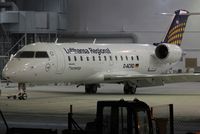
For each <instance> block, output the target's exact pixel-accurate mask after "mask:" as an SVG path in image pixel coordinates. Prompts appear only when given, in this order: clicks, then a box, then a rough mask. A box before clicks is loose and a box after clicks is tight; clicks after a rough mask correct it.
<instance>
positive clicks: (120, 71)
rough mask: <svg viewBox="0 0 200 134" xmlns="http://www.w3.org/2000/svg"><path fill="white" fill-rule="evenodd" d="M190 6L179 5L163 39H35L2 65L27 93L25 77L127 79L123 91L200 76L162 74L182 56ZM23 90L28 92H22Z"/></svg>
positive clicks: (90, 81)
mask: <svg viewBox="0 0 200 134" xmlns="http://www.w3.org/2000/svg"><path fill="white" fill-rule="evenodd" d="M189 15H191V13H189V12H188V11H186V10H177V11H175V15H174V19H173V21H172V24H171V26H170V28H169V31H168V32H167V35H166V37H165V39H164V40H163V41H162V42H161V43H155V44H106V43H102V44H99V43H95V42H93V43H40V42H38V43H33V44H30V45H26V46H24V47H23V48H22V49H20V50H19V51H18V52H17V53H16V54H15V55H14V56H13V57H11V58H10V60H9V61H8V63H7V64H6V66H5V67H4V69H3V76H4V77H5V78H6V79H7V80H9V81H13V82H18V83H19V84H18V85H19V86H18V89H19V91H20V93H19V96H20V97H22V99H23V98H25V97H26V95H27V94H26V92H25V89H26V88H25V83H44V82H45V83H50V82H53V83H58V82H65V83H74V84H77V85H78V86H79V85H85V92H86V93H96V92H97V88H98V87H99V85H100V83H118V84H124V93H125V94H135V92H136V88H137V87H147V86H158V85H163V84H164V83H173V82H184V81H199V80H200V75H199V74H195V73H193V74H163V72H165V71H166V70H168V69H169V68H171V67H172V66H173V65H175V63H177V62H178V61H180V59H181V58H182V55H183V51H182V49H181V48H180V45H181V42H182V38H183V33H184V30H185V27H186V22H187V19H188V17H189ZM24 96H25V97H24Z"/></svg>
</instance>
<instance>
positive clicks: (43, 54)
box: [35, 51, 49, 58]
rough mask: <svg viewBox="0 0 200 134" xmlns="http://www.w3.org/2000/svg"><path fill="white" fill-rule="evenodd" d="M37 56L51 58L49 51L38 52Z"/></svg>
mask: <svg viewBox="0 0 200 134" xmlns="http://www.w3.org/2000/svg"><path fill="white" fill-rule="evenodd" d="M35 58H49V56H48V54H47V52H42V51H41V52H36V54H35Z"/></svg>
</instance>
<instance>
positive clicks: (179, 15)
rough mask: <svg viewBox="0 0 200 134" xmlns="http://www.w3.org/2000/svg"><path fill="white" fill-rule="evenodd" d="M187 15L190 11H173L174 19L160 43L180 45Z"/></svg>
mask: <svg viewBox="0 0 200 134" xmlns="http://www.w3.org/2000/svg"><path fill="white" fill-rule="evenodd" d="M189 15H190V13H189V12H188V11H186V10H176V11H175V16H174V19H173V21H172V23H171V26H170V28H169V30H168V32H167V35H166V36H165V39H164V41H162V43H168V44H175V45H178V46H180V45H181V42H182V39H183V33H184V31H185V27H186V23H187V20H188V17H189Z"/></svg>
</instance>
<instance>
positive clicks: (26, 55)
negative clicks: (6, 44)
mask: <svg viewBox="0 0 200 134" xmlns="http://www.w3.org/2000/svg"><path fill="white" fill-rule="evenodd" d="M33 57H34V52H33V51H21V52H18V53H17V54H16V56H15V58H33Z"/></svg>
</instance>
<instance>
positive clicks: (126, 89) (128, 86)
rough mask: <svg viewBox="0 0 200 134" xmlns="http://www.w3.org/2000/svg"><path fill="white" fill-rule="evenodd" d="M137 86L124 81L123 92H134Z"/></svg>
mask: <svg viewBox="0 0 200 134" xmlns="http://www.w3.org/2000/svg"><path fill="white" fill-rule="evenodd" d="M136 88H137V86H136V85H135V84H132V83H124V94H135V93H136Z"/></svg>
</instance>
